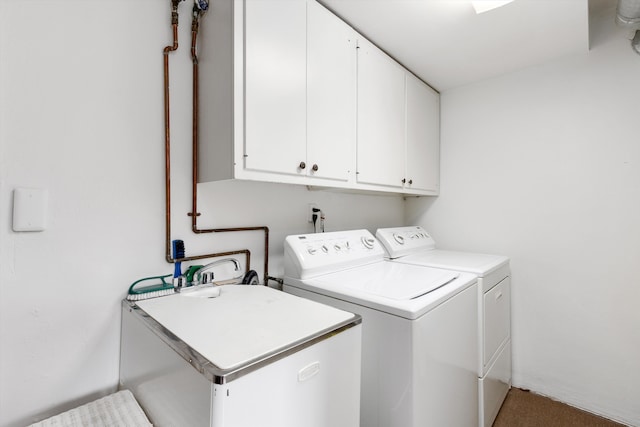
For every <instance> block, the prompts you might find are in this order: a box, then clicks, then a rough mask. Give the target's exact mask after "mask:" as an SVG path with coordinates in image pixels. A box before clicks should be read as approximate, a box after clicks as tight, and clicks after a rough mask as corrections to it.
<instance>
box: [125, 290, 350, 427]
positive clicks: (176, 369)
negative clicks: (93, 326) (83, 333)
mask: <svg viewBox="0 0 640 427" xmlns="http://www.w3.org/2000/svg"><path fill="white" fill-rule="evenodd" d="M360 323H361V318H360V317H359V316H358V315H354V314H352V313H348V312H345V311H342V310H336V309H335V308H334V307H327V306H326V305H323V304H318V303H316V302H313V301H309V300H306V299H303V298H298V297H295V296H293V295H288V294H286V293H284V292H281V291H277V290H275V289H271V288H267V287H265V286H243V285H227V286H220V287H216V286H209V287H199V288H195V287H194V288H186V289H185V290H183V291H182V292H180V293H176V294H173V295H169V296H163V297H159V298H154V299H148V300H144V301H138V302H135V303H134V302H129V301H126V300H125V301H123V303H122V345H121V356H120V384H121V387H122V388H127V389H129V390H131V391H132V392H133V394H134V395H135V397H136V399H137V400H138V402H139V403H140V405H141V406H142V407H143V409H144V410H145V412H146V414H147V415H148V417H149V419H150V420H151V421H152V422H153V425H155V426H160V427H162V426H168V427H174V426H189V427H197V426H211V427H248V426H260V427H300V426H314V427H326V426H349V427H357V426H358V425H359V417H360V400H359V399H360V349H361V325H360Z"/></svg>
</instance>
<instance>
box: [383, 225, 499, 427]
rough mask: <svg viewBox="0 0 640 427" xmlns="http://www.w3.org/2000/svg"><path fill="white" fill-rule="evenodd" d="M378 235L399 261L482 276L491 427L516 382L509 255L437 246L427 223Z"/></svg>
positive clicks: (482, 389)
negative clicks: (442, 248) (512, 341)
mask: <svg viewBox="0 0 640 427" xmlns="http://www.w3.org/2000/svg"><path fill="white" fill-rule="evenodd" d="M376 237H377V238H378V240H379V241H380V243H382V245H383V246H384V248H385V250H386V252H387V256H388V258H389V259H390V260H391V261H393V262H397V263H403V264H411V265H418V266H420V265H421V266H425V267H428V268H442V269H447V270H456V271H463V272H468V273H473V274H476V275H477V276H478V326H479V329H478V338H479V339H478V355H479V358H478V388H479V393H478V394H479V398H480V401H479V405H478V408H479V410H480V413H479V421H480V424H479V425H480V426H481V427H483V426H484V427H490V426H491V425H492V424H493V421H494V420H495V418H496V415H497V414H498V411H499V410H500V406H502V402H503V401H504V399H505V397H506V395H507V392H508V391H509V388H510V387H511V281H510V271H509V258H507V257H505V256H500V255H487V254H476V253H469V252H455V251H446V250H441V249H436V244H435V241H434V240H433V239H432V238H431V236H430V235H429V234H428V233H427V232H426V231H425V230H424V229H423V228H422V227H418V226H413V227H396V228H383V229H379V230H378V231H377V232H376Z"/></svg>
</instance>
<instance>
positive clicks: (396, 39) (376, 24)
mask: <svg viewBox="0 0 640 427" xmlns="http://www.w3.org/2000/svg"><path fill="white" fill-rule="evenodd" d="M319 1H320V2H321V3H323V4H324V5H325V6H326V7H328V8H329V9H331V10H332V11H333V12H334V13H336V14H337V15H338V16H340V17H342V18H343V19H344V20H345V21H347V22H348V23H349V24H351V25H352V26H353V27H354V28H355V29H357V30H358V31H359V32H361V33H362V34H363V35H365V36H366V37H367V38H368V39H370V40H371V41H372V42H374V43H375V44H377V45H378V46H379V47H380V48H382V49H383V50H384V51H386V52H387V53H388V54H389V55H391V56H392V57H394V58H395V59H396V60H397V61H399V62H400V63H402V64H403V65H404V66H405V67H407V68H408V69H410V70H411V71H413V72H414V73H415V74H416V75H418V76H419V77H420V78H422V79H423V80H424V81H425V82H427V83H429V84H430V85H431V86H433V87H434V88H435V89H437V90H439V91H443V90H446V89H450V88H453V87H457V86H462V85H466V84H469V83H472V82H475V81H479V80H483V79H487V78H490V77H493V76H497V75H500V74H504V73H508V72H510V71H514V70H517V69H521V68H525V67H529V66H532V65H536V64H541V63H543V62H546V61H548V60H551V59H554V58H558V57H561V56H565V55H572V54H578V53H584V52H586V51H587V50H588V49H589V22H588V21H589V4H588V1H587V0H514V1H513V2H512V3H509V4H507V5H505V6H503V7H501V8H498V9H494V10H492V11H489V12H485V13H481V14H476V13H475V11H474V9H473V7H472V6H471V2H470V1H469V0H319ZM592 2H593V3H597V4H598V5H599V6H598V7H600V8H602V7H606V6H609V5H611V4H612V3H613V4H615V0H604V1H603V0H597V1H594V0H592ZM592 7H593V6H592Z"/></svg>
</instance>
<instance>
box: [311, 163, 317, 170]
mask: <svg viewBox="0 0 640 427" xmlns="http://www.w3.org/2000/svg"><path fill="white" fill-rule="evenodd" d="M311 170H312V171H314V172H318V165H316V164H314V165H313V167H311Z"/></svg>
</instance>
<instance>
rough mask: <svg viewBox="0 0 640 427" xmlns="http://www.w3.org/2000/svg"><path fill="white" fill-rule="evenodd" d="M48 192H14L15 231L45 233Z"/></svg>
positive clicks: (18, 189)
mask: <svg viewBox="0 0 640 427" xmlns="http://www.w3.org/2000/svg"><path fill="white" fill-rule="evenodd" d="M47 199H48V194H47V190H44V189H42V188H16V189H15V190H13V231H43V230H44V229H45V227H46V225H47V224H46V223H47Z"/></svg>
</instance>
